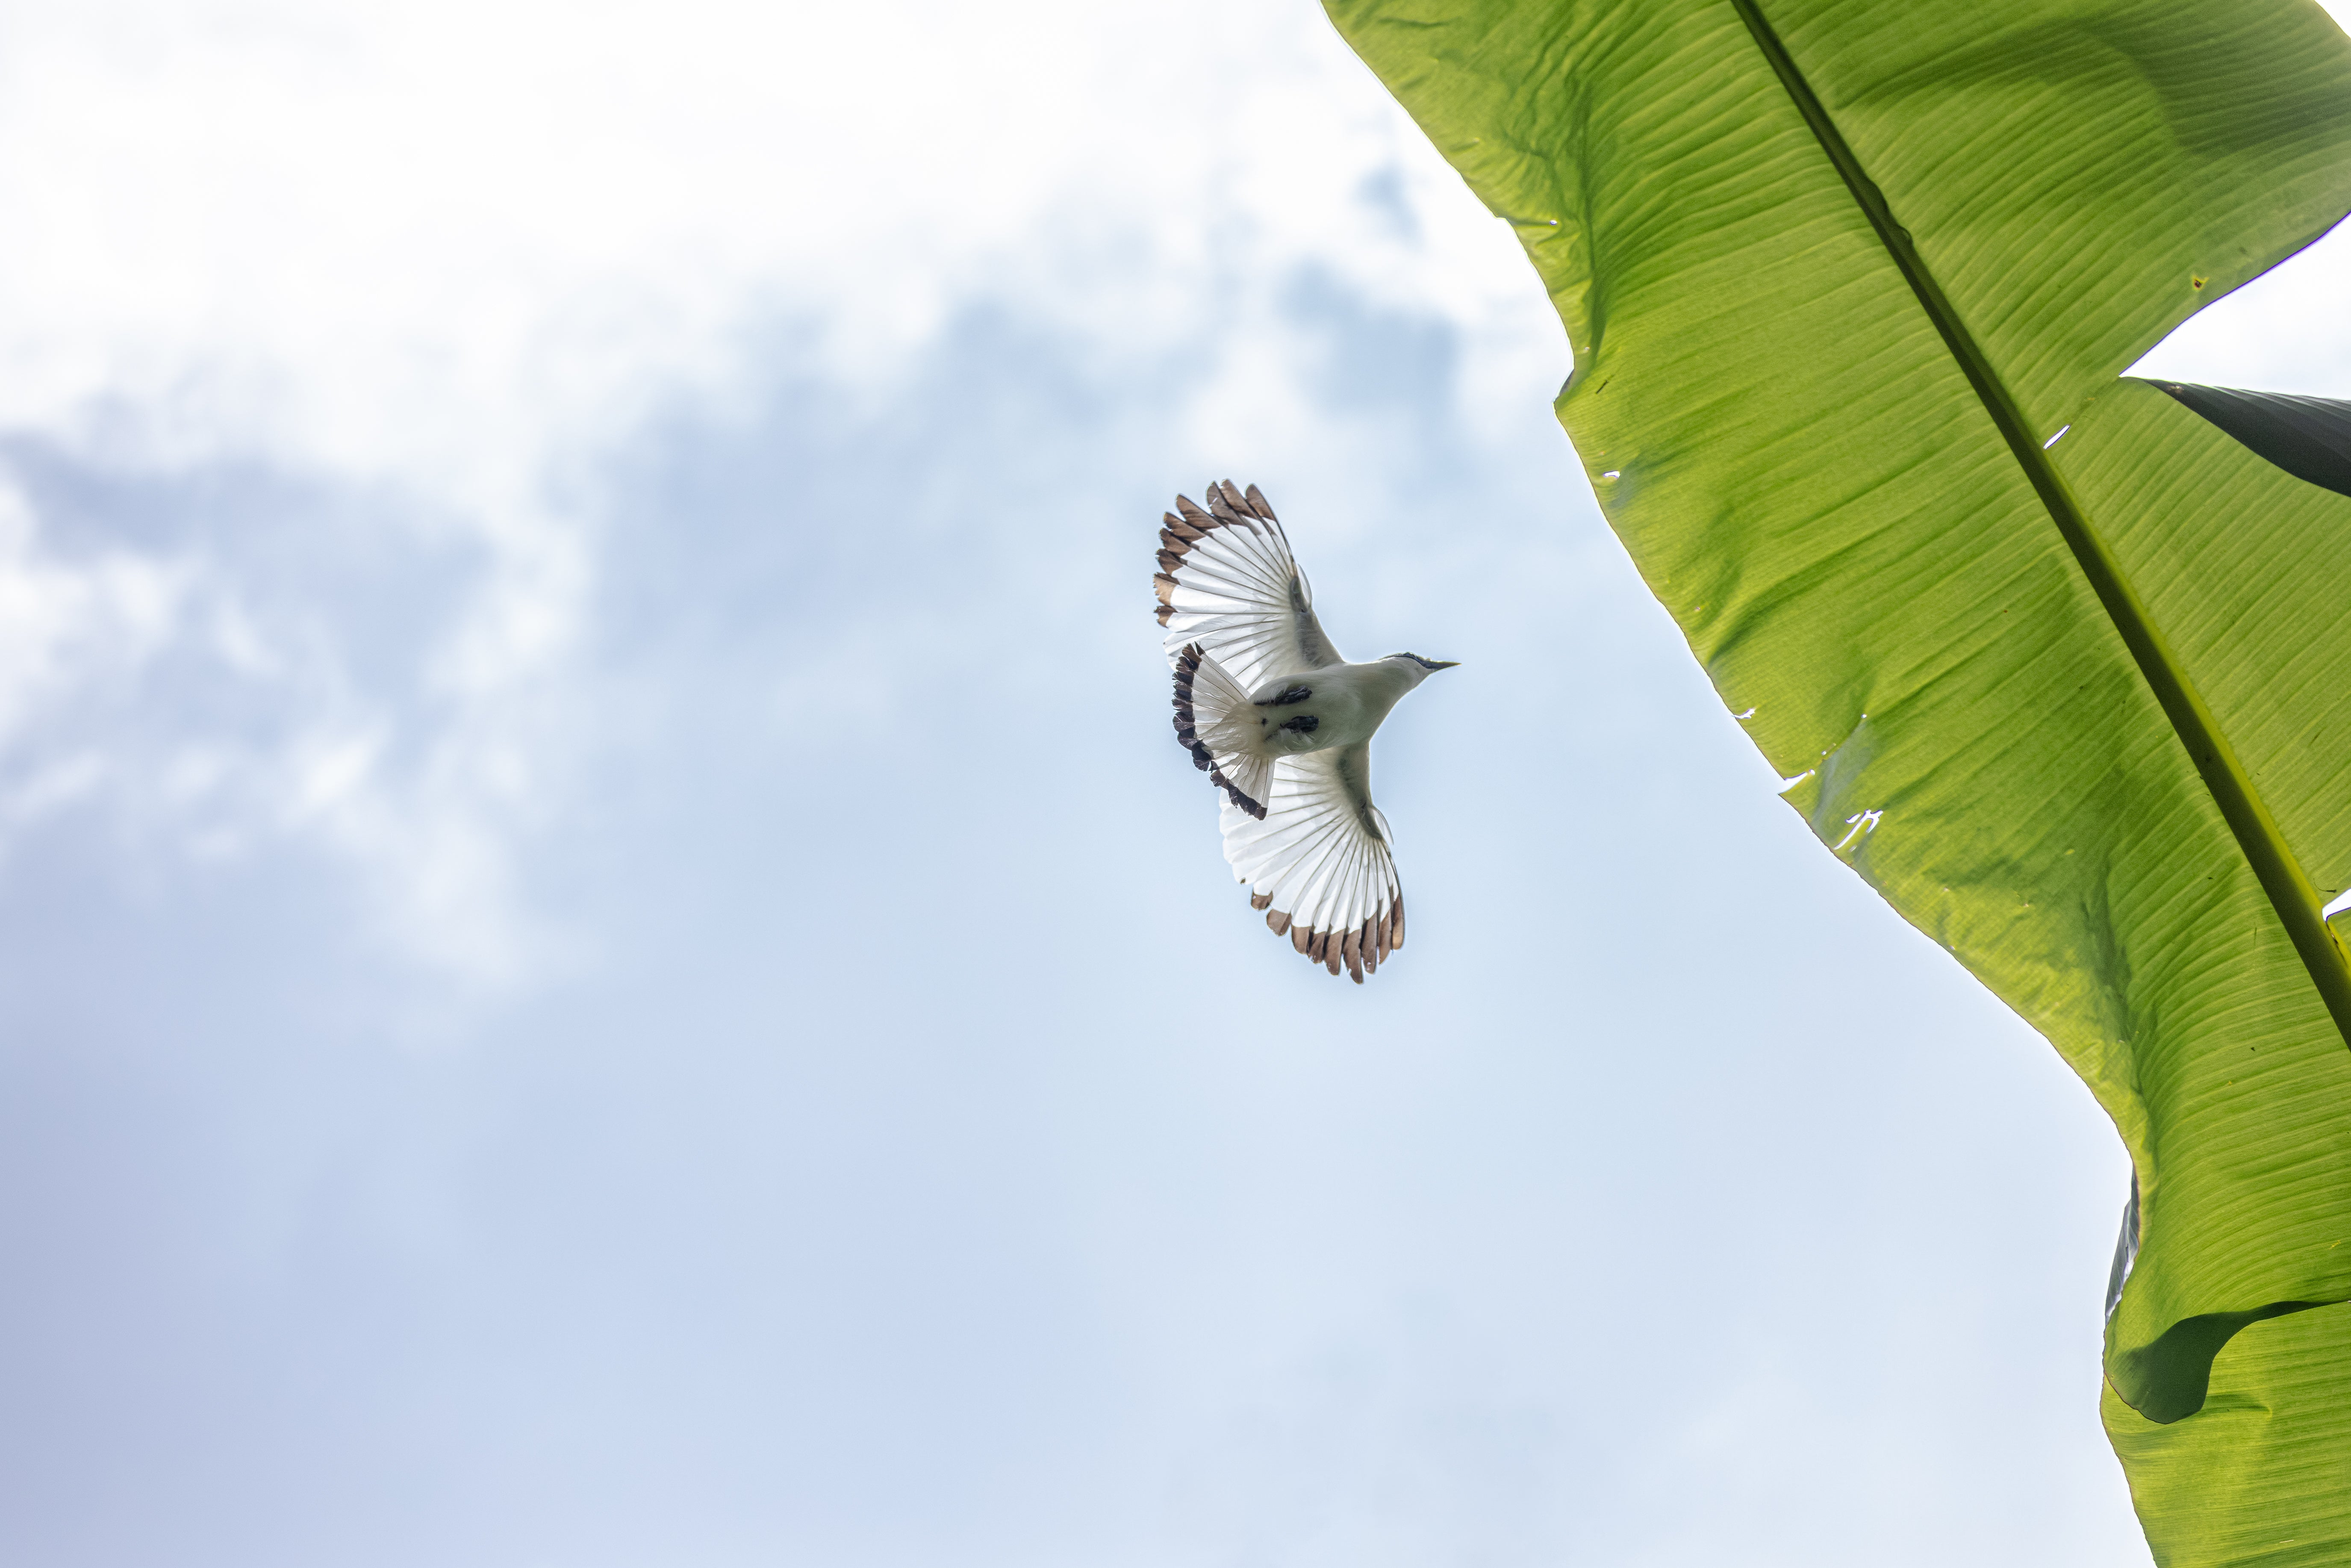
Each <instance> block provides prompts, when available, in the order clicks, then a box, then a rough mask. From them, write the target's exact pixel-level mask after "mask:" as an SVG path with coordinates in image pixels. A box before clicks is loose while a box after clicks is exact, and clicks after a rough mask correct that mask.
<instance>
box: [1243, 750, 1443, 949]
mask: <svg viewBox="0 0 2351 1568" xmlns="http://www.w3.org/2000/svg"><path fill="white" fill-rule="evenodd" d="M1266 807H1267V810H1266V814H1265V816H1264V817H1263V818H1262V819H1259V818H1257V817H1253V816H1251V815H1249V813H1248V812H1246V811H1243V810H1239V809H1238V807H1235V806H1233V805H1231V804H1230V803H1228V804H1227V805H1226V807H1225V810H1224V833H1225V858H1226V859H1227V860H1228V861H1230V862H1232V866H1233V873H1234V874H1235V876H1237V877H1238V879H1239V880H1240V881H1242V882H1245V883H1249V905H1250V907H1251V908H1255V909H1262V910H1266V911H1267V912H1268V913H1267V915H1266V917H1265V923H1266V924H1267V925H1270V926H1271V927H1272V928H1273V932H1274V935H1276V936H1285V935H1286V936H1289V938H1290V945H1291V946H1294V947H1296V948H1297V949H1298V950H1299V951H1300V952H1301V953H1303V954H1305V955H1306V956H1308V957H1309V958H1311V959H1313V960H1314V961H1315V962H1317V963H1319V964H1321V965H1322V966H1323V967H1326V968H1328V969H1329V970H1330V971H1331V972H1332V974H1334V975H1335V974H1337V973H1338V972H1339V970H1340V968H1341V967H1345V968H1346V970H1347V972H1348V973H1349V974H1350V975H1352V976H1353V977H1354V979H1355V983H1356V984H1358V985H1361V984H1362V983H1363V979H1364V975H1365V974H1366V973H1367V972H1369V971H1371V970H1374V969H1377V968H1378V967H1380V965H1381V964H1382V963H1384V961H1385V960H1386V959H1387V956H1388V955H1389V954H1391V953H1393V952H1394V951H1395V949H1397V948H1399V947H1401V946H1404V888H1403V886H1402V884H1400V883H1398V882H1397V881H1396V873H1395V845H1394V842H1393V841H1391V840H1390V838H1389V837H1388V832H1387V820H1386V819H1385V818H1384V817H1383V816H1381V815H1380V812H1379V810H1378V808H1376V807H1374V805H1373V804H1372V747H1371V743H1370V742H1369V741H1362V742H1358V743H1357V744H1355V745H1353V746H1345V747H1335V748H1333V749H1332V750H1329V751H1310V752H1307V753H1305V754H1304V755H1302V756H1298V757H1285V758H1282V759H1281V760H1280V762H1279V763H1278V764H1276V765H1275V768H1274V775H1273V789H1272V791H1271V794H1270V799H1269V800H1267V802H1266Z"/></svg>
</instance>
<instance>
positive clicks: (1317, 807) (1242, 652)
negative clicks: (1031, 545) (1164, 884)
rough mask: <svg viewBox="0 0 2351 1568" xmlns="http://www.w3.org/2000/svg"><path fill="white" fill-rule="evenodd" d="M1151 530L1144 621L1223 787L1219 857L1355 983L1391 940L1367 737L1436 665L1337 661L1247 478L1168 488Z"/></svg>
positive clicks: (1396, 894)
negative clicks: (1154, 619) (1155, 626)
mask: <svg viewBox="0 0 2351 1568" xmlns="http://www.w3.org/2000/svg"><path fill="white" fill-rule="evenodd" d="M1175 505H1176V507H1177V511H1175V512H1170V513H1168V514H1167V517H1166V518H1165V526H1164V527H1163V528H1161V529H1160V534H1159V539H1160V547H1161V548H1160V551H1159V571H1158V573H1157V574H1156V576H1155V577H1154V579H1153V587H1154V588H1155V590H1156V591H1157V593H1158V596H1159V610H1158V616H1159V623H1160V624H1161V625H1162V626H1164V627H1165V628H1166V629H1167V644H1166V646H1167V654H1168V662H1169V663H1170V664H1172V665H1173V666H1174V668H1175V733H1176V737H1177V738H1178V739H1180V740H1181V741H1182V742H1183V743H1184V745H1185V747H1186V748H1187V749H1188V750H1189V751H1190V752H1191V753H1192V758H1193V761H1194V762H1195V764H1196V766H1198V767H1199V768H1201V769H1203V770H1204V771H1206V772H1207V775H1208V777H1209V779H1210V780H1211V782H1213V783H1214V784H1216V785H1217V788H1219V789H1222V790H1223V791H1224V792H1225V797H1226V804H1225V808H1224V838H1225V858H1226V859H1227V860H1228V861H1230V862H1232V865H1233V869H1234V872H1235V873H1236V874H1237V875H1238V878H1239V880H1241V881H1243V882H1246V883H1251V884H1252V891H1251V896H1250V898H1249V903H1250V905H1251V906H1252V907H1254V908H1257V909H1261V910H1270V913H1269V914H1268V915H1266V924H1267V925H1270V926H1271V927H1272V928H1273V930H1274V932H1275V933H1276V934H1277V935H1285V934H1286V935H1288V936H1290V940H1291V943H1292V945H1293V946H1296V947H1297V949H1298V950H1299V951H1300V952H1301V953H1303V954H1305V955H1306V956H1309V957H1310V958H1312V959H1314V960H1315V961H1316V962H1318V963H1321V964H1323V965H1324V966H1326V967H1328V968H1329V969H1330V971H1331V972H1332V974H1334V975H1335V974H1337V973H1339V971H1340V969H1341V967H1345V968H1346V970H1347V971H1348V973H1349V974H1351V975H1352V976H1353V977H1354V979H1355V981H1356V983H1357V984H1361V983H1362V981H1363V978H1364V974H1365V973H1366V972H1367V971H1370V970H1374V969H1376V968H1377V967H1379V965H1380V963H1381V962H1382V960H1384V958H1386V957H1387V956H1388V955H1389V954H1390V953H1392V952H1394V951H1395V949H1396V948H1397V947H1400V946H1403V945H1404V890H1403V888H1402V887H1401V886H1400V885H1399V884H1398V883H1397V882H1396V877H1395V854H1394V850H1395V840H1394V838H1393V836H1392V835H1391V834H1390V832H1389V831H1388V824H1387V819H1386V818H1385V817H1384V816H1382V815H1381V814H1380V810H1379V808H1378V807H1376V806H1374V805H1373V804H1372V781H1371V778H1372V765H1371V739H1372V737H1373V735H1374V733H1375V732H1376V731H1377V730H1378V729H1379V727H1380V726H1381V724H1382V723H1383V722H1384V721H1385V720H1386V718H1387V716H1388V715H1389V713H1390V712H1391V711H1393V710H1394V708H1395V705H1396V704H1397V703H1398V702H1399V701H1400V700H1402V699H1403V697H1404V695H1405V693H1406V692H1409V691H1411V690H1412V689H1413V688H1414V687H1415V686H1417V685H1420V683H1421V682H1422V681H1424V680H1426V679H1427V678H1428V676H1429V675H1430V674H1432V673H1434V672H1435V671H1437V670H1442V669H1447V668H1449V667H1450V666H1449V664H1445V663H1441V662H1438V661H1436V660H1431V659H1424V658H1422V657H1421V656H1420V655H1419V654H1417V653H1391V654H1389V655H1388V656H1387V657H1386V658H1384V659H1374V660H1372V661H1371V662H1370V663H1368V664H1351V663H1349V662H1348V661H1347V660H1346V659H1344V658H1343V657H1342V656H1341V655H1340V653H1339V651H1338V650H1337V649H1336V648H1334V647H1332V645H1331V640H1330V639H1329V638H1328V637H1327V636H1325V635H1324V634H1323V632H1322V623H1321V622H1318V621H1317V620H1316V619H1315V616H1314V596H1313V591H1312V590H1311V589H1310V588H1309V587H1308V586H1307V583H1306V578H1305V574H1304V573H1302V572H1301V571H1300V570H1298V563H1297V562H1296V560H1295V559H1292V557H1291V556H1290V541H1289V539H1288V538H1287V537H1286V536H1285V535H1284V534H1283V533H1282V531H1281V525H1280V522H1279V521H1277V520H1276V519H1275V517H1274V515H1273V508H1272V507H1270V506H1268V505H1267V504H1266V499H1265V497H1263V496H1262V495H1260V494H1259V492H1258V489H1257V486H1254V485H1252V486H1249V490H1248V492H1247V494H1246V495H1244V494H1243V493H1242V492H1240V491H1238V490H1236V489H1234V488H1233V486H1232V484H1231V482H1230V481H1227V482H1226V483H1224V484H1223V485H1221V486H1219V485H1211V486H1208V505H1207V508H1206V509H1203V508H1201V507H1196V506H1195V505H1193V503H1192V502H1191V501H1190V500H1188V499H1187V498H1186V497H1181V496H1179V497H1176V498H1175Z"/></svg>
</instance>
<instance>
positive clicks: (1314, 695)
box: [1244, 658, 1428, 757]
mask: <svg viewBox="0 0 2351 1568" xmlns="http://www.w3.org/2000/svg"><path fill="white" fill-rule="evenodd" d="M1427 674H1428V672H1427V671H1426V670H1425V669H1420V668H1417V667H1416V666H1414V665H1411V664H1406V663H1405V661H1404V660H1402V659H1400V658H1390V659H1374V660H1373V661H1372V662H1371V663H1370V664H1325V665H1323V666H1322V668H1320V669H1317V670H1295V671H1288V672H1285V673H1283V674H1279V675H1276V676H1274V677H1273V678H1272V679H1271V680H1270V681H1265V682H1262V683H1260V684H1259V686H1258V688H1257V689H1256V690H1255V691H1253V692H1251V693H1249V706H1252V707H1254V708H1255V709H1256V710H1257V722H1258V736H1257V737H1256V739H1257V742H1258V745H1259V748H1260V749H1262V750H1263V751H1264V752H1265V753H1266V755H1268V756H1271V757H1295V756H1297V755H1299V754H1300V753H1301V752H1307V751H1329V750H1332V749H1333V748H1335V747H1343V746H1353V745H1355V744H1356V743H1357V742H1359V741H1365V740H1369V739H1371V738H1372V736H1373V734H1374V732H1375V731H1377V730H1378V728H1379V727H1380V725H1381V723H1382V721H1384V719H1385V718H1386V717H1387V716H1388V712H1389V710H1390V709H1392V708H1394V707H1395V706H1396V704H1397V702H1398V701H1400V700H1401V699H1402V698H1403V696H1404V695H1405V693H1406V692H1408V691H1410V690H1412V688H1413V687H1415V686H1416V685H1420V683H1421V681H1422V680H1423V679H1425V678H1426V676H1427ZM1244 738H1246V737H1244Z"/></svg>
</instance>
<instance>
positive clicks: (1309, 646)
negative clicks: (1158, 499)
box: [1151, 479, 1343, 691]
mask: <svg viewBox="0 0 2351 1568" xmlns="http://www.w3.org/2000/svg"><path fill="white" fill-rule="evenodd" d="M1175 507H1176V509H1175V511H1173V512H1170V513H1168V514H1167V515H1166V517H1165V519H1164V522H1163V526H1162V527H1161V528H1160V530H1159V570H1158V571H1157V572H1156V573H1155V574H1154V575H1153V577H1152V580H1151V586H1152V589H1153V590H1154V591H1155V592H1156V593H1157V594H1158V596H1159V606H1158V615H1159V623H1160V624H1161V625H1162V626H1165V628H1166V629H1167V662H1168V663H1169V664H1174V663H1175V662H1176V660H1177V659H1178V658H1179V657H1180V656H1181V655H1182V653H1183V651H1184V648H1185V646H1186V644H1187V643H1198V644H1199V645H1200V646H1201V647H1202V648H1203V649H1205V650H1206V651H1207V653H1208V654H1209V655H1210V656H1211V657H1213V658H1214V659H1215V660H1216V661H1217V663H1218V664H1222V665H1223V666H1224V667H1225V669H1226V670H1227V671H1228V672H1229V673H1230V674H1231V675H1232V677H1233V679H1234V680H1236V681H1238V683H1239V684H1240V686H1241V689H1242V690H1243V691H1255V690H1257V688H1258V687H1259V686H1260V685H1264V684H1265V683H1266V682H1267V681H1269V680H1271V679H1272V678H1273V677H1274V676H1276V675H1286V674H1296V673H1298V672H1301V671H1304V670H1319V669H1321V668H1322V666H1323V665H1325V664H1340V663H1343V660H1342V659H1341V658H1340V657H1339V652H1338V650H1337V649H1335V648H1333V647H1332V646H1331V640H1330V639H1329V638H1328V637H1325V636H1324V635H1323V634H1322V622H1319V621H1317V620H1315V619H1314V591H1313V590H1312V589H1311V588H1310V587H1309V586H1308V585H1307V581H1306V575H1305V573H1303V572H1301V571H1300V570H1298V562H1297V560H1296V559H1295V558H1293V557H1292V556H1291V555H1290V540H1289V538H1288V537H1287V536H1285V535H1284V534H1283V533H1282V531H1281V524H1280V522H1279V521H1277V520H1276V519H1275V517H1274V515H1273V508H1272V507H1270V506H1268V505H1267V504H1266V499H1265V497H1264V496H1263V495H1261V494H1259V491H1258V487H1257V486H1254V485H1252V486H1249V489H1248V491H1247V492H1246V493H1243V492H1241V491H1239V490H1236V489H1234V488H1233V485H1232V481H1231V480H1229V479H1228V480H1226V481H1225V482H1224V483H1223V484H1221V485H1211V486H1208V505H1207V509H1206V510H1203V509H1202V508H1200V507H1196V506H1194V505H1193V504H1192V502H1191V500H1190V499H1189V498H1188V497H1183V496H1178V497H1175Z"/></svg>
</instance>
